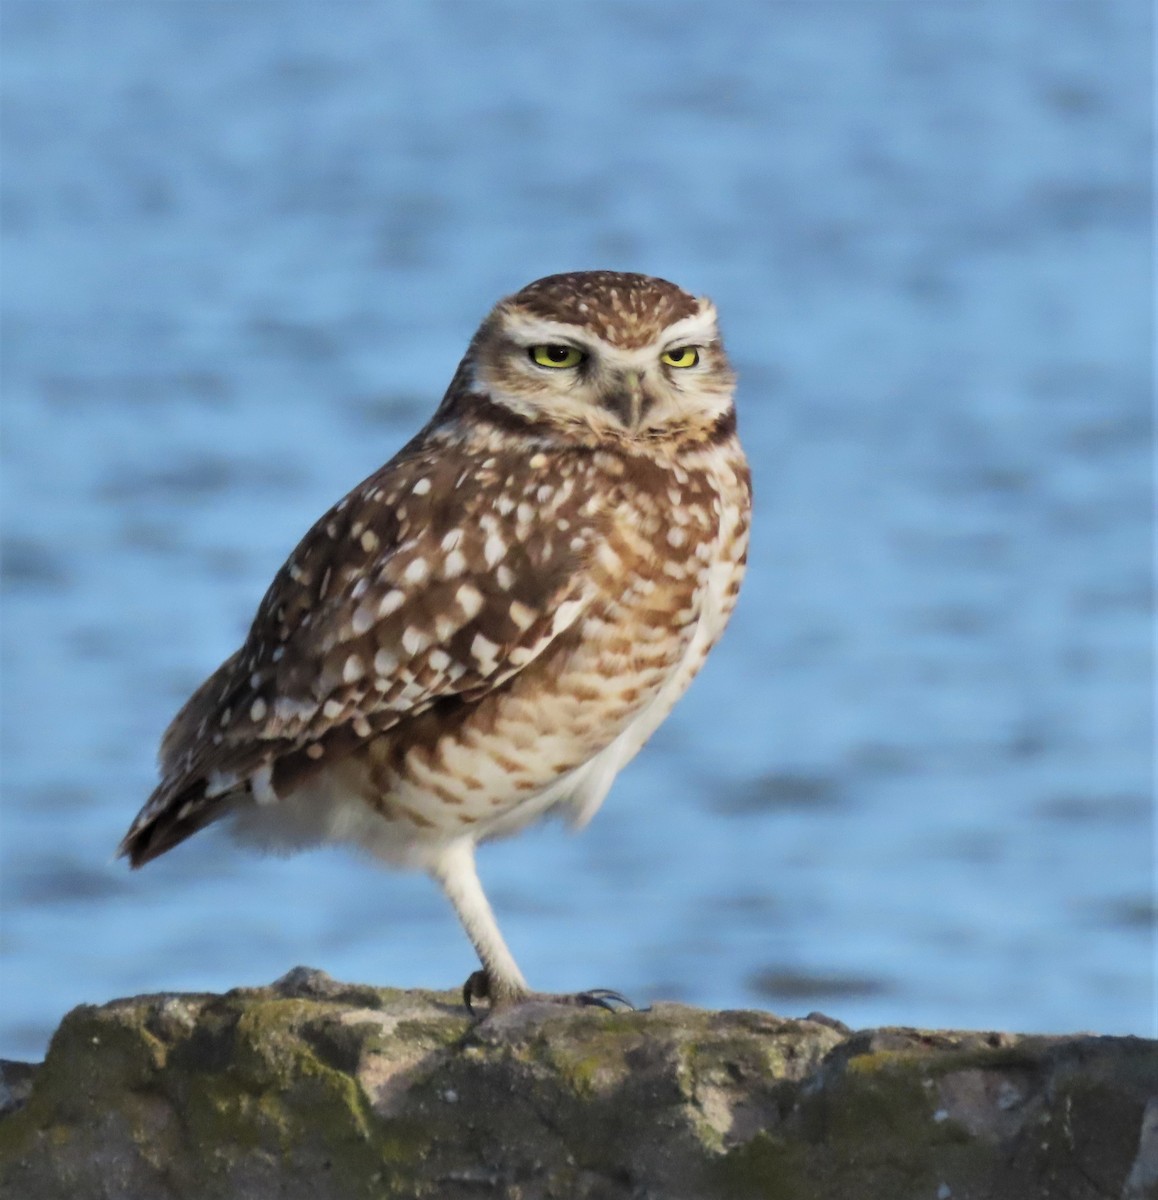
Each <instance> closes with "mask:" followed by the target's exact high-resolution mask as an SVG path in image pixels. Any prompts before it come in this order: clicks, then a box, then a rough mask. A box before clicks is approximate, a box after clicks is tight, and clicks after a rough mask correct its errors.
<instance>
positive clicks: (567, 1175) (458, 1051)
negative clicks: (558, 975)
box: [0, 970, 1158, 1200]
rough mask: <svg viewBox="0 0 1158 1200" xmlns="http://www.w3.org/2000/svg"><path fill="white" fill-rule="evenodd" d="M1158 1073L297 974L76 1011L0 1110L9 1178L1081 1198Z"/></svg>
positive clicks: (1061, 1046) (1071, 1046)
mask: <svg viewBox="0 0 1158 1200" xmlns="http://www.w3.org/2000/svg"><path fill="white" fill-rule="evenodd" d="M17 1076H19V1077H20V1078H21V1079H22V1080H24V1083H23V1084H22V1085H21V1087H22V1091H21V1097H22V1098H23V1096H24V1093H25V1092H26V1091H27V1088H26V1082H27V1072H25V1073H24V1074H20V1073H19V1072H17V1073H16V1074H15V1075H13V1078H16V1077H17ZM1156 1076H1158V1049H1156V1047H1155V1045H1154V1044H1153V1043H1149V1042H1142V1041H1140V1040H1138V1039H1126V1038H1116V1039H1115V1038H1071V1039H1059V1038H1016V1037H1010V1036H1008V1035H1000V1036H999V1035H980V1034H953V1033H929V1032H926V1031H920V1030H880V1031H873V1032H868V1033H860V1034H848V1033H847V1031H843V1030H840V1029H837V1028H832V1027H829V1026H828V1025H826V1024H822V1023H817V1022H813V1021H790V1020H784V1019H782V1018H779V1017H776V1016H773V1015H772V1014H769V1013H757V1012H750V1013H711V1012H704V1011H701V1010H697V1009H691V1008H686V1007H682V1006H678V1005H659V1006H657V1007H656V1009H655V1010H654V1011H650V1012H643V1013H615V1014H612V1013H606V1012H602V1011H598V1010H574V1009H567V1008H562V1007H556V1006H551V1005H535V1004H531V1005H527V1006H525V1007H524V1008H521V1009H519V1010H516V1011H514V1012H508V1013H501V1014H496V1015H495V1016H494V1017H493V1018H488V1019H487V1020H485V1021H483V1022H481V1023H479V1024H473V1023H471V1022H469V1021H468V1020H467V1019H466V1017H465V1015H464V1014H463V1013H462V1011H461V1008H460V1007H459V1005H458V1003H457V998H456V997H455V996H453V995H451V994H443V993H419V992H401V991H396V990H392V989H377V988H369V987H363V986H360V985H354V986H351V985H345V984H340V983H337V982H335V981H333V980H330V979H328V977H326V976H324V975H321V974H320V973H319V972H311V971H305V970H298V971H295V972H291V974H290V976H287V977H286V979H284V980H282V981H279V983H278V984H275V985H274V986H272V987H270V988H250V989H239V990H237V991H234V992H230V993H228V994H226V995H224V996H145V997H140V998H138V999H135V1000H126V1001H118V1002H115V1003H113V1004H109V1005H106V1006H104V1007H102V1008H93V1007H82V1008H79V1009H77V1010H75V1011H74V1012H73V1013H70V1014H69V1015H68V1017H67V1018H66V1019H65V1020H64V1022H62V1024H61V1027H60V1029H59V1030H58V1032H57V1035H56V1037H55V1038H54V1039H53V1043H52V1046H51V1048H50V1051H49V1054H48V1058H47V1060H46V1062H45V1063H44V1065H43V1066H42V1067H40V1068H39V1069H38V1070H37V1071H36V1073H35V1076H34V1078H33V1084H32V1088H31V1092H30V1093H28V1094H27V1099H26V1100H24V1101H23V1103H20V1104H17V1103H15V1102H14V1103H13V1104H12V1105H11V1106H10V1107H9V1109H8V1110H7V1115H5V1116H3V1117H0V1191H2V1194H3V1195H4V1196H5V1197H7V1196H12V1197H20V1198H21V1200H48V1198H52V1200H55V1198H56V1197H59V1196H62V1195H68V1196H69V1197H76V1198H78V1200H85V1198H86V1197H92V1198H93V1200H97V1198H98V1197H99V1198H100V1200H152V1198H153V1197H156V1198H157V1200H184V1198H190V1200H192V1198H195V1200H226V1198H230V1200H232V1198H233V1197H238V1196H245V1197H247V1200H264V1198H265V1197H271V1198H272V1197H275V1196H276V1197H278V1198H279V1200H298V1198H299V1197H300V1198H302V1200H305V1198H306V1197H308V1198H309V1200H329V1198H331V1197H332V1198H333V1200H357V1198H358V1197H367V1198H370V1197H373V1198H375V1200H385V1198H389V1197H403V1196H405V1197H412V1196H413V1197H420V1196H430V1197H436V1198H438V1200H443V1198H445V1200H467V1198H468V1197H469V1198H471V1200H474V1198H476V1197H478V1196H480V1195H487V1194H494V1195H510V1196H520V1197H522V1200H553V1198H555V1197H558V1198H559V1200H631V1198H632V1197H636V1196H640V1195H662V1196H664V1197H665V1200H684V1198H687V1200H692V1198H695V1200H709V1198H713V1197H721V1198H725V1197H726V1198H729V1200H828V1198H837V1197H839V1198H841V1200H843V1198H845V1197H848V1196H856V1197H857V1200H876V1198H878V1197H879V1198H880V1200H886V1198H887V1200H907V1198H908V1197H912V1198H913V1200H916V1198H918V1197H921V1198H927V1197H932V1196H936V1195H938V1193H939V1192H940V1193H941V1194H949V1195H952V1196H953V1198H954V1200H971V1198H973V1197H978V1198H980V1197H982V1196H984V1197H992V1198H994V1200H1015V1198H1016V1200H1022V1198H1023V1197H1032V1196H1035V1195H1039V1194H1041V1195H1045V1194H1047V1193H1048V1189H1050V1188H1053V1189H1054V1191H1055V1192H1057V1194H1065V1195H1067V1196H1069V1195H1072V1196H1073V1197H1074V1198H1075V1200H1086V1197H1088V1198H1089V1200H1094V1198H1095V1197H1098V1198H1101V1197H1104V1196H1114V1197H1117V1196H1119V1195H1121V1194H1122V1192H1123V1188H1124V1186H1125V1183H1126V1180H1127V1178H1128V1177H1132V1178H1135V1179H1146V1178H1149V1177H1150V1176H1149V1175H1148V1174H1147V1172H1148V1171H1149V1170H1150V1166H1149V1165H1147V1164H1146V1163H1142V1162H1140V1159H1139V1155H1140V1154H1142V1153H1155V1152H1158V1148H1153V1149H1151V1150H1145V1149H1143V1150H1141V1151H1140V1150H1139V1144H1140V1143H1139V1129H1140V1127H1141V1122H1142V1113H1143V1109H1144V1106H1145V1103H1146V1100H1147V1098H1148V1097H1149V1095H1150V1094H1151V1091H1152V1090H1153V1080H1154V1078H1155V1077H1156ZM1153 1141H1154V1139H1151V1142H1153ZM1139 1164H1140V1165H1139ZM1132 1170H1133V1176H1131V1171H1132ZM1153 1174H1155V1175H1156V1176H1158V1166H1155V1167H1154V1172H1153ZM1075 1179H1078V1180H1084V1181H1086V1183H1083V1184H1082V1185H1081V1186H1080V1187H1078V1189H1077V1190H1074V1189H1073V1185H1072V1182H1071V1183H1067V1184H1066V1185H1065V1186H1066V1187H1068V1188H1069V1189H1070V1190H1069V1191H1063V1190H1062V1181H1063V1180H1069V1181H1073V1180H1075ZM1083 1187H1084V1188H1085V1189H1086V1190H1084V1191H1083V1190H1082V1188H1083ZM946 1188H947V1189H948V1192H945V1189H946ZM1131 1200H1136V1198H1135V1197H1134V1196H1132V1197H1131Z"/></svg>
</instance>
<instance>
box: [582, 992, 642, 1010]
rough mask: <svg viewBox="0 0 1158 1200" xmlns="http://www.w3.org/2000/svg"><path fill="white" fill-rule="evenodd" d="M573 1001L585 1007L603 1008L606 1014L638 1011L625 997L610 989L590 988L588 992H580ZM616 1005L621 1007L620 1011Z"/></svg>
mask: <svg viewBox="0 0 1158 1200" xmlns="http://www.w3.org/2000/svg"><path fill="white" fill-rule="evenodd" d="M575 999H576V1000H577V1001H578V1002H579V1003H580V1004H581V1005H584V1006H585V1007H590V1008H605V1009H607V1011H608V1012H620V1011H626V1012H636V1011H638V1010H637V1009H636V1007H635V1005H634V1004H632V1003H631V1001H630V1000H628V998H627V997H626V996H624V995H623V994H622V993H620V992H613V991H612V990H611V989H610V988H591V990H590V991H587V992H580V993H579V994H578V995H577V996H576V997H575ZM616 1005H622V1009H619V1008H617V1007H616Z"/></svg>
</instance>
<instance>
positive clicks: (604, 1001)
mask: <svg viewBox="0 0 1158 1200" xmlns="http://www.w3.org/2000/svg"><path fill="white" fill-rule="evenodd" d="M431 874H432V875H433V876H434V878H435V879H436V880H437V881H438V884H439V886H440V887H441V888H442V890H443V893H444V894H445V896H446V898H447V899H448V900H449V901H450V902H451V904H453V905H454V911H455V912H456V913H457V914H458V919H459V920H460V921H461V922H462V927H463V929H465V930H466V935H467V937H469V938H470V940H471V944H472V945H473V946H474V948H475V950H476V951H477V953H478V956H479V960H480V961H481V962H482V965H483V969H482V970H481V971H475V972H474V974H473V975H471V977H470V978H469V979H468V980H467V981H466V984H465V985H464V987H463V989H462V996H463V1000H464V1001H465V1003H466V1006H467V1008H468V1009H470V1010H471V1011H472V1012H473V1011H474V1001H475V1000H489V1001H490V1006H491V1010H492V1011H494V1010H495V1009H499V1008H509V1007H510V1006H512V1005H514V1004H518V1003H520V1002H521V1001H523V1000H545V1001H549V1002H551V1003H554V1004H575V1005H581V1006H588V1005H590V1006H594V1007H598V1008H606V1009H610V1010H612V1011H615V1010H616V1009H617V1008H620V1007H622V1008H629V1009H630V1008H634V1005H633V1004H632V1003H631V1001H630V1000H628V999H627V998H626V997H625V996H621V995H620V994H619V993H618V992H613V991H610V990H609V989H607V988H592V989H591V990H590V991H587V992H577V993H575V994H573V995H553V994H544V993H542V992H532V991H531V989H530V988H529V987H528V986H527V981H526V980H525V979H524V978H523V973H522V972H521V971H520V970H519V968H518V964H517V963H516V962H515V959H514V956H513V955H512V954H511V952H510V950H509V949H508V948H507V944H506V942H505V941H503V935H502V934H501V933H500V932H499V926H498V922H497V921H496V920H495V914H494V912H493V911H492V910H491V906H490V904H489V903H488V901H487V898H486V895H485V893H484V892H483V890H482V884H481V883H480V882H479V877H478V871H477V870H476V868H475V864H474V843H473V842H468V841H461V842H455V843H454V844H453V845H451V846H448V847H447V848H446V850H445V851H444V852H443V853H442V855H441V856H440V857H439V859H438V861H437V862H436V863H435V864H434V866H433V867H432V868H431Z"/></svg>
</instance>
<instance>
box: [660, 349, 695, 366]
mask: <svg viewBox="0 0 1158 1200" xmlns="http://www.w3.org/2000/svg"><path fill="white" fill-rule="evenodd" d="M659 357H660V361H661V362H665V363H667V365H668V366H669V367H694V366H695V365H696V363H698V362H699V361H700V352H699V351H698V350H697V349H696V348H695V346H677V347H676V348H675V349H674V350H665V351H664V352H663V353H662V354H661V355H660V356H659Z"/></svg>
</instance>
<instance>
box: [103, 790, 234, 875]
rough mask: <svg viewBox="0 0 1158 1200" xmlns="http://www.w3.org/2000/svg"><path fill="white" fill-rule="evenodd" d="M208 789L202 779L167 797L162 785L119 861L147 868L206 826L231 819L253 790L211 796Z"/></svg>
mask: <svg viewBox="0 0 1158 1200" xmlns="http://www.w3.org/2000/svg"><path fill="white" fill-rule="evenodd" d="M207 787H208V785H207V783H206V781H205V780H204V779H198V780H194V781H192V782H190V783H187V784H185V785H184V786H183V787H181V788H180V789H179V790H177V791H170V792H168V794H167V792H166V788H165V785H164V784H162V785H161V787H159V788H158V789H157V790H156V791H155V792H154V793H153V795H152V796H151V797H150V798H149V801H148V803H147V804H146V805H145V807H144V808H143V809H141V811H140V813H139V814H138V816H137V819H136V820H135V821H134V822H133V824H132V826H131V827H130V828H129V831H128V833H126V834H125V836H124V837H123V838H122V839H121V844H120V845H119V846H118V847H117V857H118V858H127V859H128V860H129V865H130V866H131V867H133V868H134V869H135V868H137V867H143V866H144V865H145V863H147V862H151V861H152V860H153V859H154V858H158V857H160V856H161V855H162V854H164V853H165V852H166V851H167V850H172V849H173V847H174V846H177V845H180V843H181V842H183V841H184V840H185V839H186V838H189V837H192V836H193V835H194V834H195V833H196V832H197V831H198V830H200V829H204V828H205V826H206V825H211V824H212V823H213V822H214V821H218V820H220V819H221V818H222V817H224V816H227V815H228V814H229V813H230V812H232V811H233V808H234V805H235V804H236V802H237V801H239V800H241V799H243V798H244V797H245V795H246V794H247V793H248V790H249V785H248V783H246V784H243V785H241V786H239V787H238V788H236V789H234V790H232V791H228V792H223V793H220V794H215V795H212V796H211V795H208V794H207Z"/></svg>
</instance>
